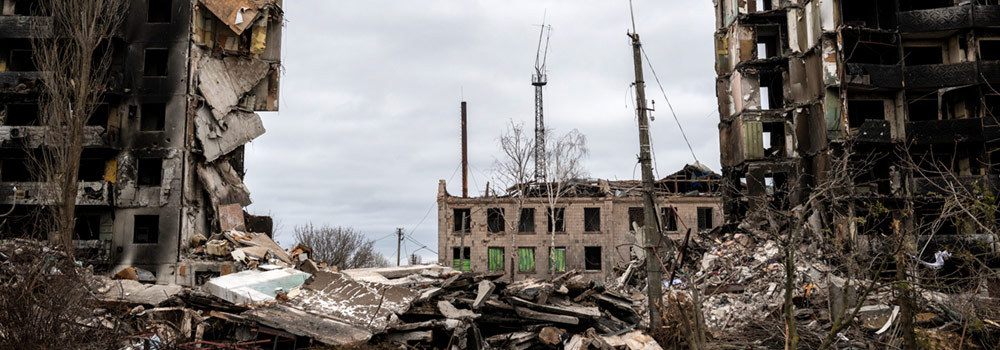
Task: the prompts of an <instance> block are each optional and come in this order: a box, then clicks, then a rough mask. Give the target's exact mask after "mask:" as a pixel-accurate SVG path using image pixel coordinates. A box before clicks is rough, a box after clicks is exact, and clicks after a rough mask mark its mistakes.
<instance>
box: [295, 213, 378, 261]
mask: <svg viewBox="0 0 1000 350" xmlns="http://www.w3.org/2000/svg"><path fill="white" fill-rule="evenodd" d="M295 243H296V244H301V245H304V246H307V247H309V248H311V249H312V256H311V257H310V258H311V259H313V260H315V261H321V262H325V263H327V264H330V266H336V267H338V268H340V269H356V268H363V267H383V266H389V259H386V257H385V256H384V255H382V254H381V253H379V252H377V251H375V241H374V240H371V239H368V238H367V237H366V236H365V235H364V234H363V233H361V232H359V231H356V230H355V229H354V228H353V227H345V226H336V227H331V226H325V225H324V226H319V227H317V226H313V224H307V225H303V226H296V227H295Z"/></svg>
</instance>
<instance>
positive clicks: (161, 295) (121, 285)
mask: <svg viewBox="0 0 1000 350" xmlns="http://www.w3.org/2000/svg"><path fill="white" fill-rule="evenodd" d="M94 278H95V283H96V285H97V289H96V290H95V294H96V296H97V298H98V299H100V300H101V301H106V302H124V303H129V304H143V305H153V306H155V305H159V304H160V303H163V302H164V301H166V300H167V299H170V297H172V296H174V295H177V294H178V293H180V292H181V291H183V290H184V288H183V287H181V286H178V285H172V284H170V285H162V284H143V283H140V282H138V281H133V280H121V279H119V280H112V279H110V278H107V277H103V276H94Z"/></svg>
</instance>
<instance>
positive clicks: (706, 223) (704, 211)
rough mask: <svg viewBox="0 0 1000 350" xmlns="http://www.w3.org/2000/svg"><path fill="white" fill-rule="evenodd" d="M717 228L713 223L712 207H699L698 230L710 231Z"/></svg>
mask: <svg viewBox="0 0 1000 350" xmlns="http://www.w3.org/2000/svg"><path fill="white" fill-rule="evenodd" d="M712 227H715V224H714V223H713V222H712V208H710V207H698V229H699V230H708V229H711V228H712Z"/></svg>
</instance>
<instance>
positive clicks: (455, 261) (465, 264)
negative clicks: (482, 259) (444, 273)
mask: <svg viewBox="0 0 1000 350" xmlns="http://www.w3.org/2000/svg"><path fill="white" fill-rule="evenodd" d="M460 252H461V255H459V253H460ZM451 267H452V268H454V269H456V270H459V271H470V270H472V248H470V247H454V248H451Z"/></svg>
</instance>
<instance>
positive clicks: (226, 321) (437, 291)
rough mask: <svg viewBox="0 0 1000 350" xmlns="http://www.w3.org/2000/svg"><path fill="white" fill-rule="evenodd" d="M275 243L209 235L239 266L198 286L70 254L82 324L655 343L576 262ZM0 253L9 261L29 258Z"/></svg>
mask: <svg viewBox="0 0 1000 350" xmlns="http://www.w3.org/2000/svg"><path fill="white" fill-rule="evenodd" d="M25 242H30V241H25ZM25 242H21V241H17V242H12V241H5V242H4V243H3V244H4V245H24V244H27V243H25ZM269 242H270V243H269ZM272 243H273V241H270V239H268V238H267V237H266V235H263V236H257V235H253V234H242V233H240V232H236V231H229V232H226V233H225V234H222V235H218V237H213V238H212V239H209V240H207V242H206V243H205V244H204V247H205V248H204V250H205V251H204V252H203V254H210V255H216V256H221V255H222V254H223V253H226V254H228V255H229V257H230V258H234V259H237V260H240V259H243V260H241V261H244V262H245V264H246V269H245V270H243V271H240V272H236V273H231V274H226V275H222V276H219V277H216V278H212V279H209V280H208V281H207V282H206V283H205V284H204V285H203V286H201V287H199V288H185V287H181V286H177V285H158V284H152V283H148V282H153V281H155V278H153V277H152V276H147V274H149V273H148V272H145V271H143V270H141V269H136V268H128V269H125V270H122V271H120V272H119V273H118V274H116V275H115V276H113V277H107V276H100V275H95V274H93V272H92V271H91V270H89V269H87V268H84V267H82V266H80V265H79V264H70V265H73V266H77V267H78V268H79V270H80V271H79V272H80V274H81V276H83V277H84V279H85V280H86V281H87V283H85V285H86V286H85V287H86V290H87V292H88V293H90V294H91V295H92V296H93V297H94V299H96V300H97V302H98V303H99V304H100V305H103V306H104V307H103V308H101V310H95V311H94V315H96V316H99V317H98V318H95V321H93V322H89V323H88V324H87V325H88V326H90V327H98V328H100V327H104V328H107V329H109V330H111V329H113V330H117V331H119V333H117V336H118V337H120V338H121V339H120V341H119V342H120V343H121V344H122V346H123V347H122V348H123V349H156V348H181V349H193V348H202V349H205V348H234V347H236V348H268V349H271V348H275V349H297V348H304V347H313V346H344V345H348V346H355V345H365V344H378V345H379V346H382V345H385V344H396V345H398V346H401V348H402V345H404V344H405V345H406V348H425V349H431V348H437V349H467V348H468V349H485V348H496V349H529V348H553V347H559V348H564V349H574V350H575V349H648V350H652V349H660V346H659V345H658V344H657V343H656V341H654V340H653V339H652V338H651V337H650V336H649V335H646V334H645V333H643V332H642V331H640V330H639V328H640V327H641V325H640V320H641V319H642V315H643V312H642V310H643V308H644V305H643V304H642V303H643V301H642V300H639V299H637V298H635V297H633V296H631V295H626V294H621V293H616V292H614V291H611V290H608V289H606V288H604V287H603V285H602V284H600V283H593V282H586V281H585V280H584V278H583V276H582V275H581V274H580V273H578V272H576V271H570V272H565V273H561V274H559V275H557V276H553V277H551V278H548V279H536V280H524V281H516V282H509V278H505V276H502V275H499V274H482V273H470V272H457V271H454V270H452V269H451V268H448V267H442V266H438V265H416V266H403V267H394V268H369V269H355V270H344V271H337V269H336V268H333V267H325V266H322V264H316V263H315V262H313V261H312V260H309V259H308V254H309V252H308V248H305V247H296V248H295V249H293V250H292V251H285V250H283V249H280V248H276V245H275V246H271V244H272ZM46 249H47V248H46ZM6 250H10V249H0V251H6ZM48 251H49V250H46V252H48ZM52 251H53V252H55V251H54V250H52ZM33 254H41V253H37V252H36V253H33ZM59 256H60V257H61V259H65V255H59ZM0 259H2V263H3V264H4V269H2V270H0V271H4V272H5V273H9V274H16V273H17V271H18V269H23V268H24V267H22V266H19V265H16V264H14V263H13V262H14V260H15V259H10V258H9V255H2V256H0ZM46 273H60V272H58V271H48V272H46ZM2 281H7V279H6V278H5V279H3V280H2ZM87 316H88V317H90V316H91V315H87ZM2 338H3V329H2V327H0V341H2V340H3V339H2Z"/></svg>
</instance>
